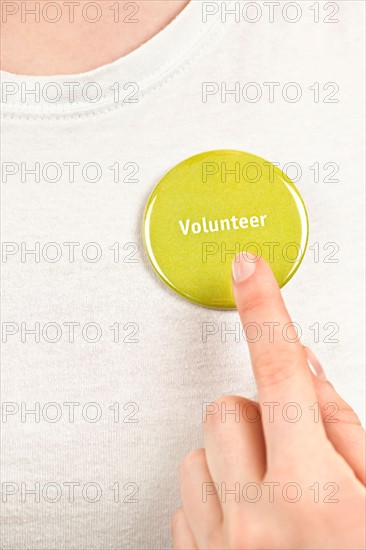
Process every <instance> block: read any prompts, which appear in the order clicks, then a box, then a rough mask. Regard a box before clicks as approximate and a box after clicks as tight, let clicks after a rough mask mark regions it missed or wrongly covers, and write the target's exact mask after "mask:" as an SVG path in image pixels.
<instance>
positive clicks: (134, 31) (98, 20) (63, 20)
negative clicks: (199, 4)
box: [1, 0, 189, 76]
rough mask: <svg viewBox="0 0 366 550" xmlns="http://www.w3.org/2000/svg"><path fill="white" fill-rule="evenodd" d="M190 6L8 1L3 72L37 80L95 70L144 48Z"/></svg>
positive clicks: (184, 0)
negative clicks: (145, 43)
mask: <svg viewBox="0 0 366 550" xmlns="http://www.w3.org/2000/svg"><path fill="white" fill-rule="evenodd" d="M188 2H189V0H142V1H141V0H136V1H131V0H118V1H116V0H112V1H111V0H103V1H99V2H98V1H97V2H90V1H89V0H78V2H69V3H67V2H63V1H58V2H57V4H58V5H59V9H57V8H56V6H55V4H56V2H52V3H51V4H50V5H49V3H48V2H47V3H43V2H37V3H36V2H33V1H29V0H27V1H23V2H9V3H5V4H4V6H3V10H2V11H3V13H2V18H1V33H2V39H1V68H2V69H3V70H4V71H8V72H11V73H15V74H27V75H34V76H39V75H45V76H46V75H56V74H76V73H82V72H86V71H90V70H92V69H95V68H97V67H99V66H101V65H105V64H107V63H112V62H113V61H115V60H116V59H118V58H120V57H122V56H124V55H126V54H128V53H130V52H131V51H133V50H135V49H136V48H138V47H139V46H141V44H143V43H144V42H146V41H147V40H149V39H150V38H152V37H153V36H154V35H155V34H157V33H158V32H160V31H161V30H162V29H163V28H164V27H165V26H166V25H168V24H169V23H170V22H171V21H172V20H173V19H174V18H175V17H176V16H177V15H178V14H179V13H180V12H181V11H182V10H183V8H184V7H185V6H186V5H187V4H188ZM65 4H66V5H65ZM67 4H71V5H67ZM37 5H38V6H37ZM47 5H48V7H47ZM52 21H53V22H52ZM93 21H94V22H93Z"/></svg>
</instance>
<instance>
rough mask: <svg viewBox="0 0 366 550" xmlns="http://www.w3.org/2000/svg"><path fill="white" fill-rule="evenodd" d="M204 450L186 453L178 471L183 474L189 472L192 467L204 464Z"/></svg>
mask: <svg viewBox="0 0 366 550" xmlns="http://www.w3.org/2000/svg"><path fill="white" fill-rule="evenodd" d="M205 460H206V458H205V450H204V449H195V450H194V451H191V452H190V453H188V454H187V455H186V456H185V457H184V459H183V460H182V462H181V465H180V471H181V473H182V474H184V473H185V472H186V471H187V470H190V469H191V468H192V467H196V466H198V465H201V464H203V463H204V462H205Z"/></svg>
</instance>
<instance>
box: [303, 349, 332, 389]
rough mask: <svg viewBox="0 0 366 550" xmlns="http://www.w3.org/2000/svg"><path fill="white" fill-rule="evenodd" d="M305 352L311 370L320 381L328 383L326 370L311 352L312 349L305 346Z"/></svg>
mask: <svg viewBox="0 0 366 550" xmlns="http://www.w3.org/2000/svg"><path fill="white" fill-rule="evenodd" d="M304 351H305V354H306V359H307V361H308V365H309V368H310V370H311V371H312V373H313V374H315V376H317V378H319V380H324V381H327V376H326V374H325V372H324V369H323V367H322V365H321V363H320V361H319V360H318V359H317V358H316V357H315V355H314V353H313V352H312V351H311V349H310V348H308V347H306V346H304Z"/></svg>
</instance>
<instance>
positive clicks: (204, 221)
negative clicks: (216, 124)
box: [143, 150, 309, 309]
mask: <svg viewBox="0 0 366 550" xmlns="http://www.w3.org/2000/svg"><path fill="white" fill-rule="evenodd" d="M308 233H309V223H308V216H307V212H306V207H305V204H304V202H303V200H302V197H301V195H300V193H299V191H298V190H297V188H296V187H295V185H294V183H293V182H292V181H291V180H290V179H289V178H288V177H287V176H286V175H285V174H284V173H283V172H282V171H281V170H280V169H279V168H278V167H276V166H275V165H273V164H272V163H270V162H268V161H266V160H264V159H262V158H260V157H257V156H255V155H252V154H250V153H244V152H241V151H231V150H220V151H209V152H207V153H201V154H199V155H196V156H193V157H191V158H188V159H187V160H184V161H183V162H181V163H180V164H178V165H177V166H175V167H174V168H173V169H172V170H170V171H169V172H168V173H167V174H166V175H165V176H164V177H163V178H162V180H161V181H160V182H159V183H158V185H157V186H156V187H155V189H154V190H153V192H152V194H151V196H150V198H149V200H148V202H147V205H146V208H145V212H144V219H143V239H144V245H145V249H146V252H147V255H148V257H149V260H150V262H151V264H152V266H153V267H154V269H155V271H156V272H157V274H158V275H159V276H160V277H161V279H162V280H163V281H164V282H165V283H166V284H167V285H168V286H169V287H170V288H171V289H172V290H174V291H175V292H177V293H178V294H180V295H181V296H183V297H184V298H186V299H187V300H190V301H191V302H194V303H195V304H199V305H202V306H206V307H211V308H216V309H232V308H235V301H234V296H233V292H232V288H231V264H232V261H233V258H234V256H235V255H236V254H238V253H239V252H244V253H245V252H246V251H247V252H250V253H251V254H258V255H260V256H262V257H263V258H264V259H265V260H266V261H267V262H268V263H269V265H270V266H271V268H272V271H273V273H274V275H275V277H276V279H277V281H278V284H279V286H280V287H283V286H284V285H285V284H286V283H287V282H288V281H289V280H290V279H291V278H292V277H293V275H294V273H295V272H296V271H297V269H298V267H299V265H300V264H301V261H302V259H303V257H304V254H305V250H306V246H307V241H308Z"/></svg>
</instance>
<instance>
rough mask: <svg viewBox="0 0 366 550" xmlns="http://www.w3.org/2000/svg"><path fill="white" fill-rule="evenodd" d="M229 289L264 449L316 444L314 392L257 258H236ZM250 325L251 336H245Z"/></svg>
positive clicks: (318, 426)
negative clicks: (246, 355) (253, 383)
mask: <svg viewBox="0 0 366 550" xmlns="http://www.w3.org/2000/svg"><path fill="white" fill-rule="evenodd" d="M233 290H234V296H235V300H236V305H237V309H238V312H239V315H240V318H241V322H242V325H243V328H244V331H245V332H246V336H247V342H248V346H249V351H250V356H251V360H252V366H253V372H254V376H255V379H256V384H257V388H258V394H259V402H260V405H261V408H262V422H263V430H264V434H265V439H266V442H267V445H269V447H270V449H276V448H278V447H280V448H282V449H283V448H284V443H285V442H286V443H289V444H291V443H296V445H295V447H296V448H297V449H298V447H299V446H305V447H306V448H309V446H311V447H313V445H318V443H319V439H320V438H324V437H325V435H324V429H323V426H322V423H321V422H318V423H315V422H314V413H313V411H312V410H311V407H312V406H313V405H314V403H315V402H316V394H315V390H314V387H313V382H312V378H311V373H310V370H309V367H308V364H307V359H306V355H305V353H304V349H303V346H302V344H301V342H300V341H299V339H298V337H297V332H296V329H295V327H294V325H293V323H292V321H291V318H290V315H289V314H288V311H287V309H286V306H285V303H284V301H283V298H282V295H281V292H280V289H279V286H278V284H277V281H276V279H275V277H274V275H273V273H272V270H271V269H270V267H269V265H268V264H267V263H266V262H265V261H264V260H263V258H260V257H258V256H253V255H251V254H249V253H242V254H239V255H238V256H236V258H235V259H234V262H233ZM253 327H254V328H255V331H256V337H255V338H253V336H252V337H251V336H250V330H251V329H252V330H253ZM310 442H311V443H310ZM270 449H269V450H270Z"/></svg>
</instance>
